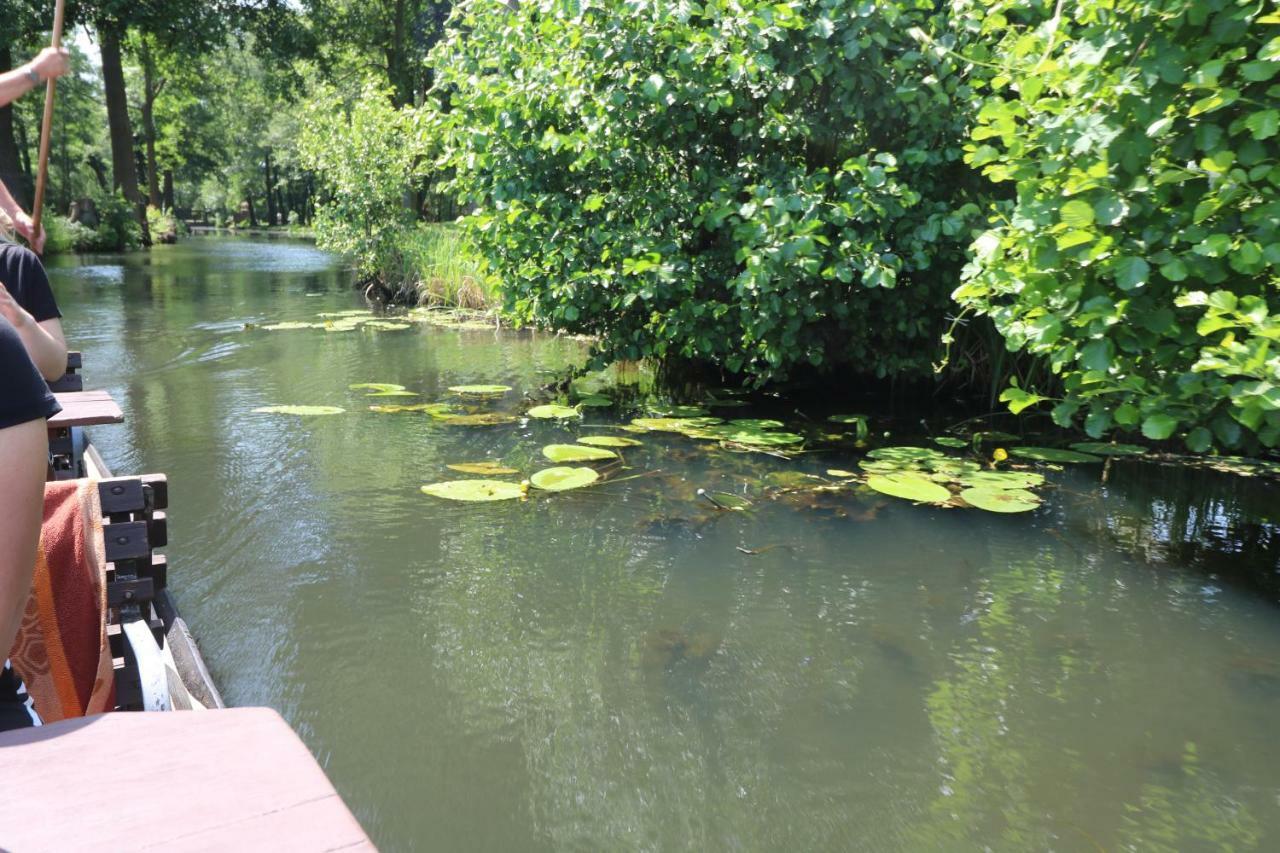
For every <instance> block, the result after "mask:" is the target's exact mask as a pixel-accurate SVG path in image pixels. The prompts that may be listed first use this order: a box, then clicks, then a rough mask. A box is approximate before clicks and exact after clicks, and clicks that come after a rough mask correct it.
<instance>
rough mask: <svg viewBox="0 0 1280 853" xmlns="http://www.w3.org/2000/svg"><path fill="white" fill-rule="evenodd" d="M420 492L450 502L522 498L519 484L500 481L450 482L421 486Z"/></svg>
mask: <svg viewBox="0 0 1280 853" xmlns="http://www.w3.org/2000/svg"><path fill="white" fill-rule="evenodd" d="M422 491H423V493H425V494H428V495H431V496H432V497H437V498H444V499H446V500H451V501H509V500H514V499H515V498H519V497H523V496H524V489H523V488H521V486H520V484H519V483H507V482H503V481H502V480H450V481H448V482H446V483H432V484H430V485H428V486H423V487H422Z"/></svg>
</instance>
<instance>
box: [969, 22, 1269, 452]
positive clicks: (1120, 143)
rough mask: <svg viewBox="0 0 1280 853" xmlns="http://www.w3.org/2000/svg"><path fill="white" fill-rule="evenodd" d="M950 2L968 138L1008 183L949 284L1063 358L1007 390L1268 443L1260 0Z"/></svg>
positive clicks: (1265, 86)
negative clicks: (973, 113) (969, 63)
mask: <svg viewBox="0 0 1280 853" xmlns="http://www.w3.org/2000/svg"><path fill="white" fill-rule="evenodd" d="M956 6H957V7H958V9H959V11H961V12H963V13H966V14H967V16H968V17H967V19H966V18H963V17H961V18H960V19H959V22H960V23H961V24H967V30H966V28H965V27H961V30H962V31H965V35H964V36H963V37H962V38H961V39H960V41H959V47H958V48H957V49H958V50H959V51H960V52H962V53H963V54H964V55H965V56H966V57H967V58H969V59H970V60H973V62H974V65H975V67H976V68H978V69H979V74H978V75H977V76H978V77H979V78H984V81H983V82H979V83H978V85H980V86H983V87H984V92H983V94H984V96H985V97H984V99H983V100H982V103H981V107H980V110H979V112H978V116H977V119H978V122H977V126H976V128H975V129H974V131H973V141H972V144H970V145H969V146H968V148H967V154H966V160H967V161H968V162H969V163H970V164H971V165H973V166H974V167H977V168H981V169H982V171H983V173H984V174H986V175H987V176H988V177H990V178H991V179H992V180H994V181H999V182H1007V184H1008V185H1010V186H1011V187H1012V189H1013V193H1012V194H1013V199H1012V200H1011V201H1009V202H1008V203H1006V204H1003V205H1001V206H1000V207H999V208H998V210H997V211H996V218H995V225H994V227H993V228H991V230H989V231H987V232H986V233H984V234H982V236H981V237H979V238H978V239H977V241H976V242H975V243H974V245H973V262H972V264H971V266H970V267H969V268H968V270H967V278H966V281H965V283H964V285H963V286H962V287H960V288H959V290H958V291H957V292H956V296H957V298H958V299H959V300H960V301H961V302H962V303H963V304H964V305H966V306H968V307H969V308H971V309H974V310H976V311H978V312H981V313H983V314H986V315H989V316H990V317H991V318H992V319H993V320H994V321H995V323H996V326H997V328H998V329H999V330H1000V332H1001V333H1002V334H1004V335H1005V337H1006V338H1007V340H1008V342H1009V345H1010V346H1011V347H1013V348H1015V349H1025V350H1027V351H1029V352H1032V353H1035V354H1037V355H1040V356H1043V357H1044V358H1046V359H1047V360H1048V362H1049V364H1050V367H1051V368H1052V370H1053V372H1054V373H1056V374H1057V376H1058V378H1059V380H1060V381H1059V384H1060V388H1061V390H1060V392H1059V391H1058V390H1056V389H1055V390H1053V391H1050V390H1047V389H1044V388H1036V389H1029V388H1016V387H1015V388H1011V389H1009V390H1008V391H1007V392H1006V393H1005V399H1006V400H1008V401H1009V402H1010V404H1011V408H1013V409H1014V410H1015V411H1018V410H1021V409H1022V408H1024V407H1026V406H1028V405H1031V404H1034V403H1037V402H1040V401H1042V400H1044V399H1048V398H1049V397H1050V396H1052V398H1053V399H1051V400H1050V401H1051V402H1056V406H1055V408H1054V409H1053V416H1054V419H1055V420H1057V421H1058V422H1059V423H1061V424H1064V425H1066V424H1071V423H1079V422H1083V425H1084V427H1085V429H1086V430H1087V431H1088V432H1089V433H1090V434H1091V435H1094V436H1101V435H1103V434H1105V433H1107V432H1109V431H1110V430H1113V429H1121V430H1125V429H1135V430H1136V429H1141V431H1142V433H1143V434H1144V435H1146V436H1147V437H1148V438H1151V439H1165V438H1170V437H1172V436H1175V435H1179V436H1181V437H1182V438H1183V440H1184V441H1185V443H1186V445H1187V446H1188V447H1190V448H1191V449H1193V450H1197V451H1203V450H1208V449H1210V448H1211V447H1214V446H1218V447H1227V448H1234V447H1241V446H1244V447H1250V446H1256V445H1257V444H1259V443H1260V444H1262V445H1264V446H1269V447H1274V446H1276V445H1277V444H1280V192H1278V190H1277V188H1278V187H1280V161H1278V160H1277V152H1280V137H1277V132H1278V130H1280V112H1278V111H1277V106H1278V105H1280V86H1278V85H1277V83H1280V77H1278V76H1277V73H1278V72H1280V27H1277V26H1276V25H1277V24H1280V15H1277V13H1276V12H1275V11H1274V9H1275V7H1274V4H1268V3H1257V2H1250V3H1243V2H1236V0H1066V2H1057V4H1056V6H1055V2H1054V0H1033V2H1027V1H1026V0H1000V2H990V0H963V2H959V0H958V2H957V3H956ZM1037 391H1039V392H1041V393H1036V392H1037ZM1041 394H1044V395H1045V396H1043V397H1042V396H1041Z"/></svg>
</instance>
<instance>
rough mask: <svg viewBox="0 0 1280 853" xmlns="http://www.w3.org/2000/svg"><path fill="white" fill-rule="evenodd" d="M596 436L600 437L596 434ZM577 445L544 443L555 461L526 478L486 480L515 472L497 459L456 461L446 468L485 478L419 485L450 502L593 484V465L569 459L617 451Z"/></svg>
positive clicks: (599, 457) (605, 458) (611, 457)
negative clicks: (517, 480)
mask: <svg viewBox="0 0 1280 853" xmlns="http://www.w3.org/2000/svg"><path fill="white" fill-rule="evenodd" d="M596 438H597V439H599V438H600V437H599V436H597V437H596ZM618 440H619V441H621V442H624V443H623V444H621V445H618V446H622V447H630V446H634V445H639V444H641V442H638V441H635V440H634V439H618ZM582 442H583V443H581V444H548V445H547V446H545V447H543V448H542V455H543V456H545V457H546V458H547V459H549V460H550V461H552V462H555V463H561V464H556V465H555V466H553V467H551V468H543V469H542V470H540V471H535V472H534V473H533V474H531V475H530V476H529V479H528V480H525V481H523V482H520V483H512V482H509V481H506V480H494V479H488V478H491V477H500V476H504V475H509V474H518V473H519V470H518V469H516V468H511V467H509V466H506V465H503V464H502V463H501V462H495V461H484V462H458V463H454V464H452V465H448V466H446V467H448V468H449V469H450V470H452V471H457V472H458V473H461V474H478V475H480V476H481V477H484V478H485V479H478V480H449V481H446V482H443V483H430V484H428V485H425V486H423V487H422V491H423V492H424V493H425V494H428V495H431V496H433V497H437V498H444V499H445V500H451V501H473V502H488V501H502V500H514V499H516V498H525V497H528V495H529V488H530V487H532V488H534V489H538V490H540V491H544V492H568V491H572V490H573V489H581V488H585V487H586V486H590V485H593V484H595V483H596V482H598V481H599V480H600V479H601V474H600V472H599V471H597V470H596V469H594V468H591V467H588V466H585V465H568V464H563V463H573V462H615V461H617V460H618V459H619V457H618V454H617V453H615V452H614V451H612V450H608V449H606V448H604V447H596V446H592V443H591V442H589V441H588V439H587V438H584V439H582Z"/></svg>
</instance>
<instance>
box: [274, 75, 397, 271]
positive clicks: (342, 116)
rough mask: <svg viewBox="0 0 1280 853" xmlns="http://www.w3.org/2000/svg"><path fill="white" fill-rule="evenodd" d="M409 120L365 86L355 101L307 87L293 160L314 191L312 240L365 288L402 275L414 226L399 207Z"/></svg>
mask: <svg viewBox="0 0 1280 853" xmlns="http://www.w3.org/2000/svg"><path fill="white" fill-rule="evenodd" d="M416 121H417V119H416V117H415V115H414V113H413V111H412V110H408V109H403V110H402V109H396V108H395V107H393V106H392V105H391V102H390V100H389V99H388V97H387V93H386V92H384V91H382V90H380V89H378V88H376V87H372V86H370V87H368V88H367V89H365V90H364V91H363V92H361V93H360V94H359V95H358V96H357V97H348V96H345V95H344V94H343V93H342V92H340V91H339V90H337V89H335V88H333V87H331V86H328V85H316V86H313V87H312V91H311V97H310V98H309V100H308V101H307V103H306V105H305V109H304V111H303V115H302V132H301V135H300V138H299V139H298V147H299V154H300V158H301V161H302V164H303V166H304V167H305V168H308V169H311V170H313V171H314V172H315V174H316V176H317V177H318V179H319V182H320V185H321V191H320V194H319V198H320V201H319V203H318V204H317V205H316V216H315V233H316V241H317V243H318V244H319V245H320V246H321V247H323V248H326V249H332V250H334V251H337V252H341V253H343V254H345V255H348V256H349V257H351V258H352V259H353V260H354V261H355V263H356V267H357V269H358V271H359V273H360V275H361V278H362V279H363V280H366V281H370V280H381V279H386V278H387V277H388V276H390V277H392V278H394V277H395V274H396V271H398V270H401V269H403V268H404V259H403V258H402V249H403V246H404V244H405V243H407V242H410V241H412V239H413V236H414V235H413V231H414V228H415V223H416V214H415V211H414V209H413V206H412V205H411V204H407V203H406V201H407V199H408V198H409V195H408V193H409V190H410V187H411V186H412V185H413V183H414V181H415V177H414V176H415V173H416V169H417V166H418V163H419V160H420V159H421V155H420V146H419V144H418V142H417V140H418V135H417V134H416V133H415V132H414V127H415V123H416ZM382 283H383V284H386V285H389V286H390V287H391V288H392V289H395V288H399V287H401V286H402V285H403V284H404V282H402V281H398V280H393V281H386V280H383V281H382Z"/></svg>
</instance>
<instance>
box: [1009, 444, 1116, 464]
mask: <svg viewBox="0 0 1280 853" xmlns="http://www.w3.org/2000/svg"><path fill="white" fill-rule="evenodd" d="M1009 455H1010V456H1017V457H1020V458H1022V459H1034V460H1036V461H1037V462H1101V461H1102V458H1101V457H1099V456H1094V455H1093V454H1091V453H1081V452H1080V451H1078V450H1063V449H1062V448H1059V447H1010V448H1009Z"/></svg>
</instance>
